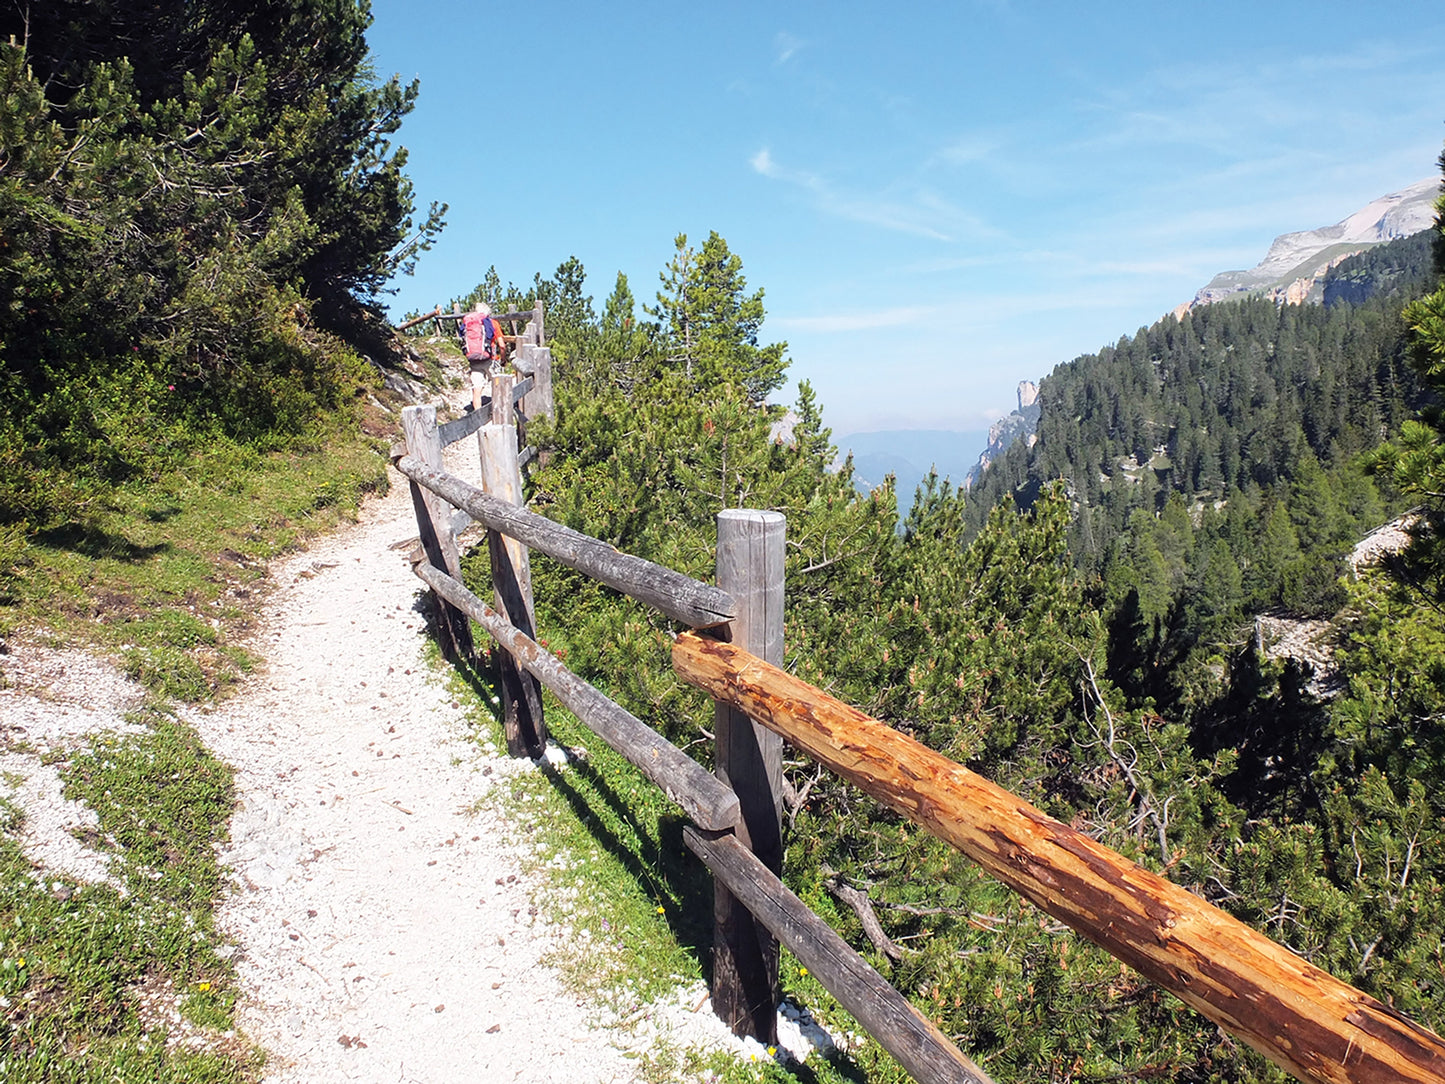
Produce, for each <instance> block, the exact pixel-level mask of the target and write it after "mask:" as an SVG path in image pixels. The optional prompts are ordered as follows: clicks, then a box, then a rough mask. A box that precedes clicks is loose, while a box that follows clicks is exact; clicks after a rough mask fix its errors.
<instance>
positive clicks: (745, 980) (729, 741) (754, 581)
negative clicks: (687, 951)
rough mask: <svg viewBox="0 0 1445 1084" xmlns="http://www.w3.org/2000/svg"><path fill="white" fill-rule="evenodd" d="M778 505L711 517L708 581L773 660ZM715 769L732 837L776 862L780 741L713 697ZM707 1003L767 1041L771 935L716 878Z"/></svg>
mask: <svg viewBox="0 0 1445 1084" xmlns="http://www.w3.org/2000/svg"><path fill="white" fill-rule="evenodd" d="M785 529H786V522H785V520H784V519H783V516H782V515H781V514H780V513H778V512H760V511H753V510H750V509H741V508H730V509H726V510H724V511H723V512H720V513H719V514H718V517H717V583H718V586H719V587H720V588H722V589H723V590H724V591H726V592H728V594H730V595H732V596H733V598H734V599H735V600H737V606H738V612H737V616H736V617H734V618H733V620H732V623H731V626H730V631H731V634H732V642H733V643H734V644H736V645H737V646H738V647H740V648H743V649H744V650H746V651H749V652H751V653H752V654H754V655H757V656H758V657H759V658H762V659H766V660H767V661H769V662H771V663H774V664H775V665H779V666H781V665H782V662H783V541H784V531H785ZM714 722H715V726H716V731H717V774H718V777H719V778H720V779H721V780H722V781H723V782H724V783H726V784H728V786H730V787H732V789H733V791H734V792H735V793H736V794H737V796H738V801H739V803H740V806H741V813H742V824H741V826H740V827H739V830H738V838H739V840H740V842H741V843H742V844H743V845H744V846H745V847H747V848H748V849H749V850H751V851H752V852H753V854H754V855H756V856H757V858H758V859H759V860H760V861H761V862H762V863H763V865H765V866H767V868H768V869H770V870H772V872H773V873H774V874H780V873H781V872H782V869H783V843H782V827H781V825H782V780H783V743H782V739H781V738H779V737H778V736H777V735H776V734H773V733H772V732H771V731H768V730H765V729H764V728H763V727H760V726H758V725H757V724H755V723H754V722H753V721H752V720H751V719H749V718H748V717H747V715H745V714H743V713H742V712H741V711H738V710H737V709H735V708H732V707H728V706H727V705H725V704H722V703H718V704H717V705H716V708H715V716H714ZM713 900H714V904H713V917H714V922H715V928H714V934H713V975H712V1004H713V1010H714V1011H715V1012H716V1013H717V1014H718V1016H719V1017H721V1018H722V1020H723V1021H724V1022H725V1023H726V1024H727V1025H728V1027H730V1028H731V1029H732V1031H733V1034H735V1035H738V1036H748V1035H751V1036H752V1037H753V1038H755V1039H757V1040H758V1041H759V1042H761V1043H763V1044H765V1045H769V1044H773V1043H776V1042H777V1007H778V999H779V994H780V990H779V986H778V943H777V941H776V940H775V939H774V938H773V936H772V934H770V933H769V932H768V931H767V929H766V928H765V927H763V926H762V925H761V924H760V923H758V922H757V921H756V920H755V919H754V918H753V916H752V915H751V914H750V913H749V912H748V910H747V908H745V907H744V906H743V905H742V904H741V903H740V902H738V900H737V899H736V898H735V897H734V896H733V895H732V893H730V892H729V891H728V890H727V889H725V888H723V887H722V886H721V885H720V884H715V886H714V889H713Z"/></svg>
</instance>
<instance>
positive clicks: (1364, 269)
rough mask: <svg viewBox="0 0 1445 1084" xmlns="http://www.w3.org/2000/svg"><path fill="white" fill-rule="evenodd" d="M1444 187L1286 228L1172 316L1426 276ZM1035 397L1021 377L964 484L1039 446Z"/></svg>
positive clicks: (1349, 293) (1395, 195) (1366, 289)
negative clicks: (1015, 401)
mask: <svg viewBox="0 0 1445 1084" xmlns="http://www.w3.org/2000/svg"><path fill="white" fill-rule="evenodd" d="M1440 193H1441V182H1440V181H1439V180H1436V179H1433V178H1432V179H1430V180H1425V181H1419V182H1417V183H1416V184H1412V185H1410V186H1408V187H1407V188H1403V189H1401V190H1400V191H1398V192H1392V193H1390V194H1388V195H1385V196H1381V197H1380V198H1379V199H1376V200H1372V201H1371V202H1369V203H1368V204H1366V205H1365V206H1364V207H1362V208H1360V209H1359V210H1358V211H1356V212H1354V214H1351V215H1348V216H1347V217H1345V218H1343V219H1341V220H1340V221H1339V222H1336V223H1335V224H1334V225H1332V226H1321V227H1319V228H1317V229H1313V230H1301V231H1298V232H1295V233H1284V234H1280V235H1279V236H1278V237H1276V238H1275V239H1274V241H1273V242H1272V243H1271V244H1270V246H1269V251H1268V252H1267V253H1266V254H1265V257H1264V259H1263V260H1261V261H1260V262H1259V263H1258V264H1256V265H1255V266H1254V267H1253V268H1252V269H1250V270H1248V271H1223V272H1220V273H1219V274H1218V275H1215V276H1214V278H1212V279H1210V280H1209V283H1208V284H1207V285H1205V286H1204V287H1203V288H1202V289H1200V290H1199V292H1198V293H1197V294H1195V296H1194V299H1193V300H1192V301H1187V302H1185V303H1184V304H1182V305H1179V306H1178V307H1177V308H1175V309H1174V313H1173V315H1174V316H1175V318H1176V319H1182V318H1183V317H1184V316H1186V315H1187V314H1188V313H1189V312H1191V311H1193V310H1195V309H1197V308H1199V307H1200V306H1202V305H1211V304H1217V303H1218V302H1221V301H1239V300H1242V299H1244V298H1250V297H1260V298H1265V299H1268V300H1270V301H1273V302H1274V303H1275V304H1276V305H1302V304H1321V303H1333V302H1335V301H1347V302H1350V303H1359V302H1362V301H1364V300H1365V299H1366V298H1367V297H1369V296H1370V295H1371V294H1372V293H1374V292H1376V291H1377V290H1381V289H1387V288H1393V287H1394V285H1395V284H1397V283H1399V282H1400V281H1402V280H1405V281H1408V280H1409V279H1411V278H1413V277H1414V276H1415V275H1416V274H1417V273H1418V274H1422V275H1425V276H1427V277H1428V274H1429V273H1430V269H1431V267H1432V266H1433V265H1432V262H1431V256H1430V246H1431V243H1432V242H1431V237H1430V235H1429V231H1430V230H1431V227H1432V226H1433V225H1434V222H1435V200H1436V198H1437V197H1438V196H1439V195H1440ZM1411 238H1413V239H1414V240H1413V241H1410V240H1409V239H1411ZM1407 242H1408V243H1407ZM1347 261H1348V262H1347ZM1341 265H1344V266H1341ZM1037 396H1038V388H1037V386H1036V385H1035V384H1034V383H1033V382H1032V381H1028V380H1025V381H1021V382H1020V383H1019V408H1018V409H1017V410H1015V411H1013V412H1012V413H1010V414H1008V415H1006V416H1004V417H1003V418H1000V419H999V420H998V421H997V422H995V423H994V425H993V428H992V429H990V431H989V439H988V444H987V446H986V447H985V448H984V450H983V452H982V453H981V454H980V455H979V457H978V460H977V462H976V463H975V464H974V465H973V466H972V467H971V469H970V470H969V471H968V472H967V475H966V476H965V478H964V485H965V486H966V487H971V486H973V485H974V484H975V483H977V481H978V479H979V478H980V477H981V476H982V474H983V472H984V471H985V470H986V469H987V468H988V466H989V464H991V463H993V462H996V461H997V460H998V459H999V458H1000V457H1001V456H1003V454H1004V453H1005V452H1006V451H1007V450H1008V449H1009V447H1010V446H1011V445H1012V444H1013V443H1014V442H1015V441H1016V440H1019V439H1021V438H1022V439H1024V440H1025V441H1027V442H1028V444H1029V446H1030V447H1031V446H1032V445H1033V442H1034V441H1035V440H1036V439H1037V438H1036V436H1035V433H1036V430H1037V427H1038V420H1039V406H1038V405H1037V402H1036V400H1037Z"/></svg>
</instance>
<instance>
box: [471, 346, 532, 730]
mask: <svg viewBox="0 0 1445 1084" xmlns="http://www.w3.org/2000/svg"><path fill="white" fill-rule="evenodd" d="M478 439H479V441H480V442H481V448H482V489H483V491H485V492H486V493H488V494H490V495H491V496H493V497H497V498H498V499H500V500H504V501H506V502H507V503H508V504H513V505H516V506H517V507H521V505H522V471H521V468H520V467H519V466H518V464H517V429H516V426H515V424H513V412H512V375H511V374H510V373H502V374H501V375H499V376H494V377H493V378H492V420H491V421H490V422H489V423H488V424H486V425H484V426H482V428H481V429H480V430H479V431H478ZM487 552H488V555H489V556H490V557H491V561H492V590H493V593H494V596H495V601H496V609H497V612H498V613H500V614H501V615H502V616H504V617H505V618H506V619H507V621H508V622H509V623H510V624H512V625H514V626H516V627H517V628H518V629H520V630H521V631H522V632H523V634H525V635H526V636H528V637H530V638H532V639H536V637H537V632H536V625H537V617H536V610H535V609H534V608H533V605H532V569H531V563H530V561H529V559H528V556H527V547H526V546H524V545H522V543H520V542H518V541H517V540H516V539H513V538H508V537H507V536H506V535H504V534H501V533H500V532H498V531H488V532H487ZM497 664H498V677H499V678H500V681H499V682H498V684H499V685H500V686H501V694H502V727H503V729H504V730H505V732H506V736H507V752H508V753H510V754H511V755H512V756H514V757H520V756H528V757H540V756H541V755H542V754H543V753H545V752H546V751H547V724H546V722H545V721H544V720H543V718H542V686H541V685H540V684H539V683H538V681H537V679H536V678H535V677H533V676H532V675H531V674H529V673H527V672H526V671H524V670H523V669H522V668H521V667H520V666H518V665H517V660H516V659H514V658H512V656H511V654H510V653H509V652H507V651H506V650H504V649H501V648H498V650H497Z"/></svg>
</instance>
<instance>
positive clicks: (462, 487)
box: [396, 455, 736, 629]
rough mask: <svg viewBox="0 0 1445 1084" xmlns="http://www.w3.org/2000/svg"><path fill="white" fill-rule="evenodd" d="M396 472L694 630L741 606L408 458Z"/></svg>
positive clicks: (723, 619)
mask: <svg viewBox="0 0 1445 1084" xmlns="http://www.w3.org/2000/svg"><path fill="white" fill-rule="evenodd" d="M396 469H397V470H399V471H400V472H401V473H402V474H404V475H406V476H407V477H408V478H410V479H411V480H412V481H413V482H416V483H417V484H418V485H420V486H424V487H425V488H426V489H428V490H430V491H431V492H433V493H435V494H437V495H438V496H439V497H442V498H444V499H446V500H447V501H449V502H450V503H451V504H452V505H454V506H455V507H457V508H461V509H463V510H464V511H465V512H466V513H467V514H468V515H469V516H471V517H472V519H474V520H476V521H477V522H478V523H480V524H482V525H483V526H484V527H486V528H487V529H488V530H492V531H500V532H502V534H505V535H509V536H511V537H512V538H515V539H516V540H517V541H519V542H521V543H523V544H524V545H527V546H530V547H531V548H532V549H535V550H540V551H541V552H542V553H545V554H547V556H549V557H551V558H552V559H553V560H556V561H560V562H561V563H562V564H564V565H566V566H567V567H568V568H572V569H576V570H577V571H578V572H581V573H583V574H584V575H587V576H591V577H592V578H593V579H595V580H597V581H599V582H601V583H603V584H606V585H607V586H608V587H611V588H614V589H616V590H618V591H621V592H622V593H623V594H625V595H629V596H631V597H632V598H635V599H637V600H638V601H639V602H645V603H646V604H647V605H649V606H651V607H652V608H653V609H655V610H657V611H659V612H660V613H663V614H665V615H667V616H668V617H670V618H672V619H673V620H674V621H679V622H681V623H682V624H684V625H687V626H688V627H689V628H694V629H703V628H712V627H714V626H717V625H722V624H726V623H727V622H728V621H731V620H732V618H733V615H734V614H735V613H736V604H735V603H734V602H733V598H732V596H731V595H729V594H728V593H727V592H726V591H723V590H721V589H719V588H717V587H714V586H712V585H711V584H706V583H703V582H702V581H701V580H695V579H693V578H692V577H691V576H684V575H683V574H682V573H681V572H675V571H673V570H672V569H670V568H664V567H663V566H662V565H658V564H654V563H653V562H651V561H646V560H643V559H642V558H641V557H634V556H632V555H631V554H630V553H622V552H620V551H618V550H617V549H615V548H614V547H612V546H609V545H608V544H607V543H606V542H603V541H601V540H600V539H596V538H593V537H591V536H590V535H585V534H582V533H581V532H580V531H574V530H572V528H570V527H564V526H563V525H562V524H560V523H556V522H554V521H553V520H550V519H548V518H547V517H546V516H539V515H537V513H535V512H529V511H527V510H526V509H525V508H518V507H517V506H515V505H511V504H507V503H506V502H505V501H499V500H497V499H496V498H495V497H489V496H487V495H486V494H485V493H483V492H482V491H481V490H480V489H478V488H477V487H476V486H474V485H471V484H469V483H467V482H464V481H463V480H462V479H460V478H458V477H456V476H455V475H452V474H448V473H446V472H445V471H441V470H436V469H435V468H432V467H428V466H427V465H426V464H425V463H422V462H421V461H420V460H418V459H414V458H413V457H411V456H409V455H404V456H402V457H401V458H400V459H398V460H397V461H396Z"/></svg>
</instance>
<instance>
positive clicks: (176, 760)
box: [0, 705, 259, 1084]
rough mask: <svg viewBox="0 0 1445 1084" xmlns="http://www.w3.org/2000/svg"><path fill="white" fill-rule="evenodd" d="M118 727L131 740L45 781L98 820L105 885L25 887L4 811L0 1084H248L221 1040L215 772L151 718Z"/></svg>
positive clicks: (167, 722) (222, 790) (222, 823)
mask: <svg viewBox="0 0 1445 1084" xmlns="http://www.w3.org/2000/svg"><path fill="white" fill-rule="evenodd" d="M130 722H131V723H133V724H135V725H137V726H139V727H140V729H139V730H138V731H136V732H134V733H130V734H127V735H124V736H117V735H112V734H105V735H99V736H97V737H96V738H95V739H93V741H92V743H91V745H90V747H89V748H88V749H87V750H85V751H84V752H82V753H80V754H79V755H77V756H75V757H74V758H72V759H71V761H70V762H69V763H68V764H66V765H65V766H64V767H63V768H62V771H61V775H62V778H63V780H64V782H65V792H66V796H67V797H69V798H72V799H76V800H80V801H83V802H85V803H86V804H87V805H89V806H90V807H91V808H92V809H94V810H95V811H96V813H97V815H98V816H99V834H100V839H101V841H102V845H103V846H104V847H105V848H106V849H107V850H109V851H110V852H111V853H112V854H113V855H114V861H113V866H112V869H113V871H114V872H115V873H116V875H117V880H118V882H119V883H118V884H84V883H79V882H76V881H74V880H72V879H69V878H66V877H60V876H54V875H51V874H48V873H41V872H39V871H37V870H36V869H35V868H34V867H33V866H32V864H31V863H30V861H29V860H28V859H27V858H26V857H25V855H24V854H23V852H22V851H21V849H20V846H19V844H18V843H17V841H16V832H17V830H18V829H19V827H20V814H19V812H18V811H17V810H16V809H14V807H13V806H8V805H7V806H6V807H5V809H4V814H5V821H4V823H3V825H0V828H3V831H0V998H3V1001H0V1005H3V1013H0V1080H4V1081H6V1082H11V1081H13V1082H16V1084H20V1082H29V1081H35V1082H40V1081H45V1082H56V1084H60V1082H64V1084H71V1082H74V1084H82V1082H84V1084H89V1082H92V1081H93V1082H95V1084H100V1082H107V1084H108V1082H112V1081H114V1082H125V1084H130V1082H135V1084H142V1082H151V1081H167V1082H169V1081H175V1082H178V1084H179V1082H182V1081H186V1082H196V1084H232V1082H236V1084H239V1082H241V1081H246V1080H250V1079H253V1078H254V1070H255V1069H256V1067H257V1066H258V1064H259V1061H258V1058H257V1056H256V1054H255V1053H254V1052H253V1051H251V1050H250V1049H248V1048H247V1047H246V1046H245V1045H244V1044H242V1043H240V1042H239V1041H237V1040H235V1039H234V1037H231V1036H227V1035H225V1034H223V1032H224V1031H225V1029H227V1028H229V1027H230V1014H231V1008H232V1006H233V1004H234V1002H235V997H236V993H235V985H234V978H233V975H232V971H231V968H230V965H229V964H228V963H227V962H226V960H225V959H223V957H222V954H221V952H220V951H218V950H219V949H220V948H221V943H220V938H219V935H218V934H217V932H216V929H215V924H214V903H215V900H216V897H217V895H218V894H219V892H220V889H221V883H222V873H221V870H220V868H219V865H218V863H217V860H216V851H215V847H214V845H215V844H216V843H219V842H220V841H222V840H223V839H224V838H225V833H226V824H227V821H228V820H229V818H230V814H231V805H232V798H231V773H230V769H229V768H227V767H226V766H225V765H223V764H221V763H220V762H219V761H217V760H216V759H215V758H214V757H212V756H211V755H210V753H208V752H207V751H206V750H205V748H204V747H203V746H202V745H201V744H200V742H199V741H198V740H197V738H196V736H195V734H194V733H193V732H192V731H191V730H190V729H189V728H187V727H185V726H183V725H181V724H180V723H179V722H177V721H176V720H175V719H174V718H173V717H172V716H171V715H169V714H168V713H167V712H166V711H164V710H163V709H162V708H160V707H159V706H156V705H152V706H150V707H148V708H146V709H145V710H143V711H142V712H139V713H137V714H136V715H135V716H134V717H132V719H131V720H130ZM172 1012H178V1013H179V1014H180V1020H181V1021H183V1023H178V1022H177V1021H176V1020H175V1018H174V1017H172V1016H171V1015H170V1014H171V1013H172ZM187 1036H195V1037H198V1038H199V1041H198V1042H196V1043H195V1045H194V1047H193V1046H190V1045H187V1044H186V1043H184V1042H183V1041H181V1040H183V1039H184V1038H185V1037H187Z"/></svg>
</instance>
